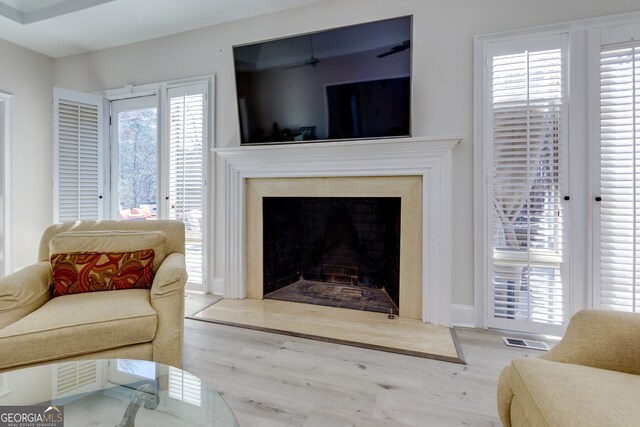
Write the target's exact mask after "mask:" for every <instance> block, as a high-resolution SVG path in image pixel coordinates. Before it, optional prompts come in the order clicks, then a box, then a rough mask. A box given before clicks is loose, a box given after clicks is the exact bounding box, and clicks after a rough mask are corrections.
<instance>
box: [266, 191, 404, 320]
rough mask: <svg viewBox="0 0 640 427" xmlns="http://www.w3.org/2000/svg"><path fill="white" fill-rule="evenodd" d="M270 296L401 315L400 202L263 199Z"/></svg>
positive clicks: (379, 199) (389, 199)
mask: <svg viewBox="0 0 640 427" xmlns="http://www.w3.org/2000/svg"><path fill="white" fill-rule="evenodd" d="M262 200H263V206H262V208H263V209H262V211H263V241H262V244H263V260H264V261H263V262H264V265H263V294H264V297H265V298H270V299H278V300H285V301H294V302H303V303H311V304H318V305H328V306H334V307H343V308H350V309H357V310H367V311H375V312H383V313H394V314H398V311H399V310H398V309H399V300H400V298H399V294H400V222H401V216H400V204H401V198H400V197H264V198H263V199H262Z"/></svg>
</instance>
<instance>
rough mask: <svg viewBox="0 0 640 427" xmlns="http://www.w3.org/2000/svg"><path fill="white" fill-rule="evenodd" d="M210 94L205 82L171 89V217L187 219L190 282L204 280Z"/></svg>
mask: <svg viewBox="0 0 640 427" xmlns="http://www.w3.org/2000/svg"><path fill="white" fill-rule="evenodd" d="M206 96H207V85H206V84H204V83H199V84H194V85H189V86H181V87H175V88H170V89H168V99H169V176H168V178H169V206H168V212H169V218H170V219H176V220H179V221H183V222H184V223H185V232H186V236H185V237H186V264H187V273H188V275H189V284H192V285H196V286H199V287H202V284H203V258H204V255H205V250H204V249H205V248H204V247H203V235H204V233H203V232H204V227H205V224H204V222H205V218H206V212H205V209H204V206H205V187H204V186H205V169H204V167H205V154H206V151H205V148H206V132H207V129H206V125H207V123H206Z"/></svg>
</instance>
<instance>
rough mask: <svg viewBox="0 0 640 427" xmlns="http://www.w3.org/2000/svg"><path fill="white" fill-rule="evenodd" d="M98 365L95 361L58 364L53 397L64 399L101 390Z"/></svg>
mask: <svg viewBox="0 0 640 427" xmlns="http://www.w3.org/2000/svg"><path fill="white" fill-rule="evenodd" d="M99 385H100V384H99V376H98V365H97V362H96V361H95V360H88V361H80V362H66V363H58V364H57V365H56V376H55V377H54V384H53V395H54V397H63V396H66V395H68V394H76V393H81V392H87V391H91V390H96V389H97V388H99Z"/></svg>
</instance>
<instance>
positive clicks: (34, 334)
mask: <svg viewBox="0 0 640 427" xmlns="http://www.w3.org/2000/svg"><path fill="white" fill-rule="evenodd" d="M157 325H158V319H157V313H156V311H155V310H154V309H153V308H152V307H151V304H150V302H149V291H148V290H145V289H127V290H122V291H117V292H94V293H84V294H75V295H65V296H62V297H59V298H53V299H52V300H51V301H49V302H48V303H46V304H45V305H43V306H42V307H40V309H38V310H36V311H34V312H33V313H31V314H29V315H27V316H26V317H24V318H22V319H20V320H19V321H17V322H15V323H12V324H11V325H9V326H7V327H5V328H3V329H0V366H2V367H3V368H8V367H11V366H19V365H24V364H30V363H38V362H46V361H48V360H55V359H60V358H65V357H71V356H80V355H83V354H88V353H95V352H99V351H104V350H109V349H113V348H120V347H126V346H130V345H135V344H140V343H148V342H151V341H152V340H153V339H154V337H155V335H156V330H157Z"/></svg>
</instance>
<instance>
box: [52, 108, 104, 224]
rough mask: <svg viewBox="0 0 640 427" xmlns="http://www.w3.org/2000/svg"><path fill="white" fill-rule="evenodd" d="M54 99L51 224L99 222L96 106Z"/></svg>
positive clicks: (99, 188)
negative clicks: (54, 177)
mask: <svg viewBox="0 0 640 427" xmlns="http://www.w3.org/2000/svg"><path fill="white" fill-rule="evenodd" d="M54 98H55V112H54V114H55V117H54V119H55V124H56V126H55V150H54V156H55V171H56V177H57V180H56V183H55V186H54V187H55V195H54V203H55V209H54V215H55V218H54V219H55V221H56V222H58V221H60V222H62V221H75V220H90V219H100V215H101V203H100V202H101V201H100V197H99V196H100V191H101V185H100V170H101V165H100V161H101V160H100V157H101V156H100V147H99V133H98V132H99V114H98V105H97V102H96V103H95V104H88V103H84V102H78V101H76V100H72V99H64V98H61V97H57V96H56V97H54Z"/></svg>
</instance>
